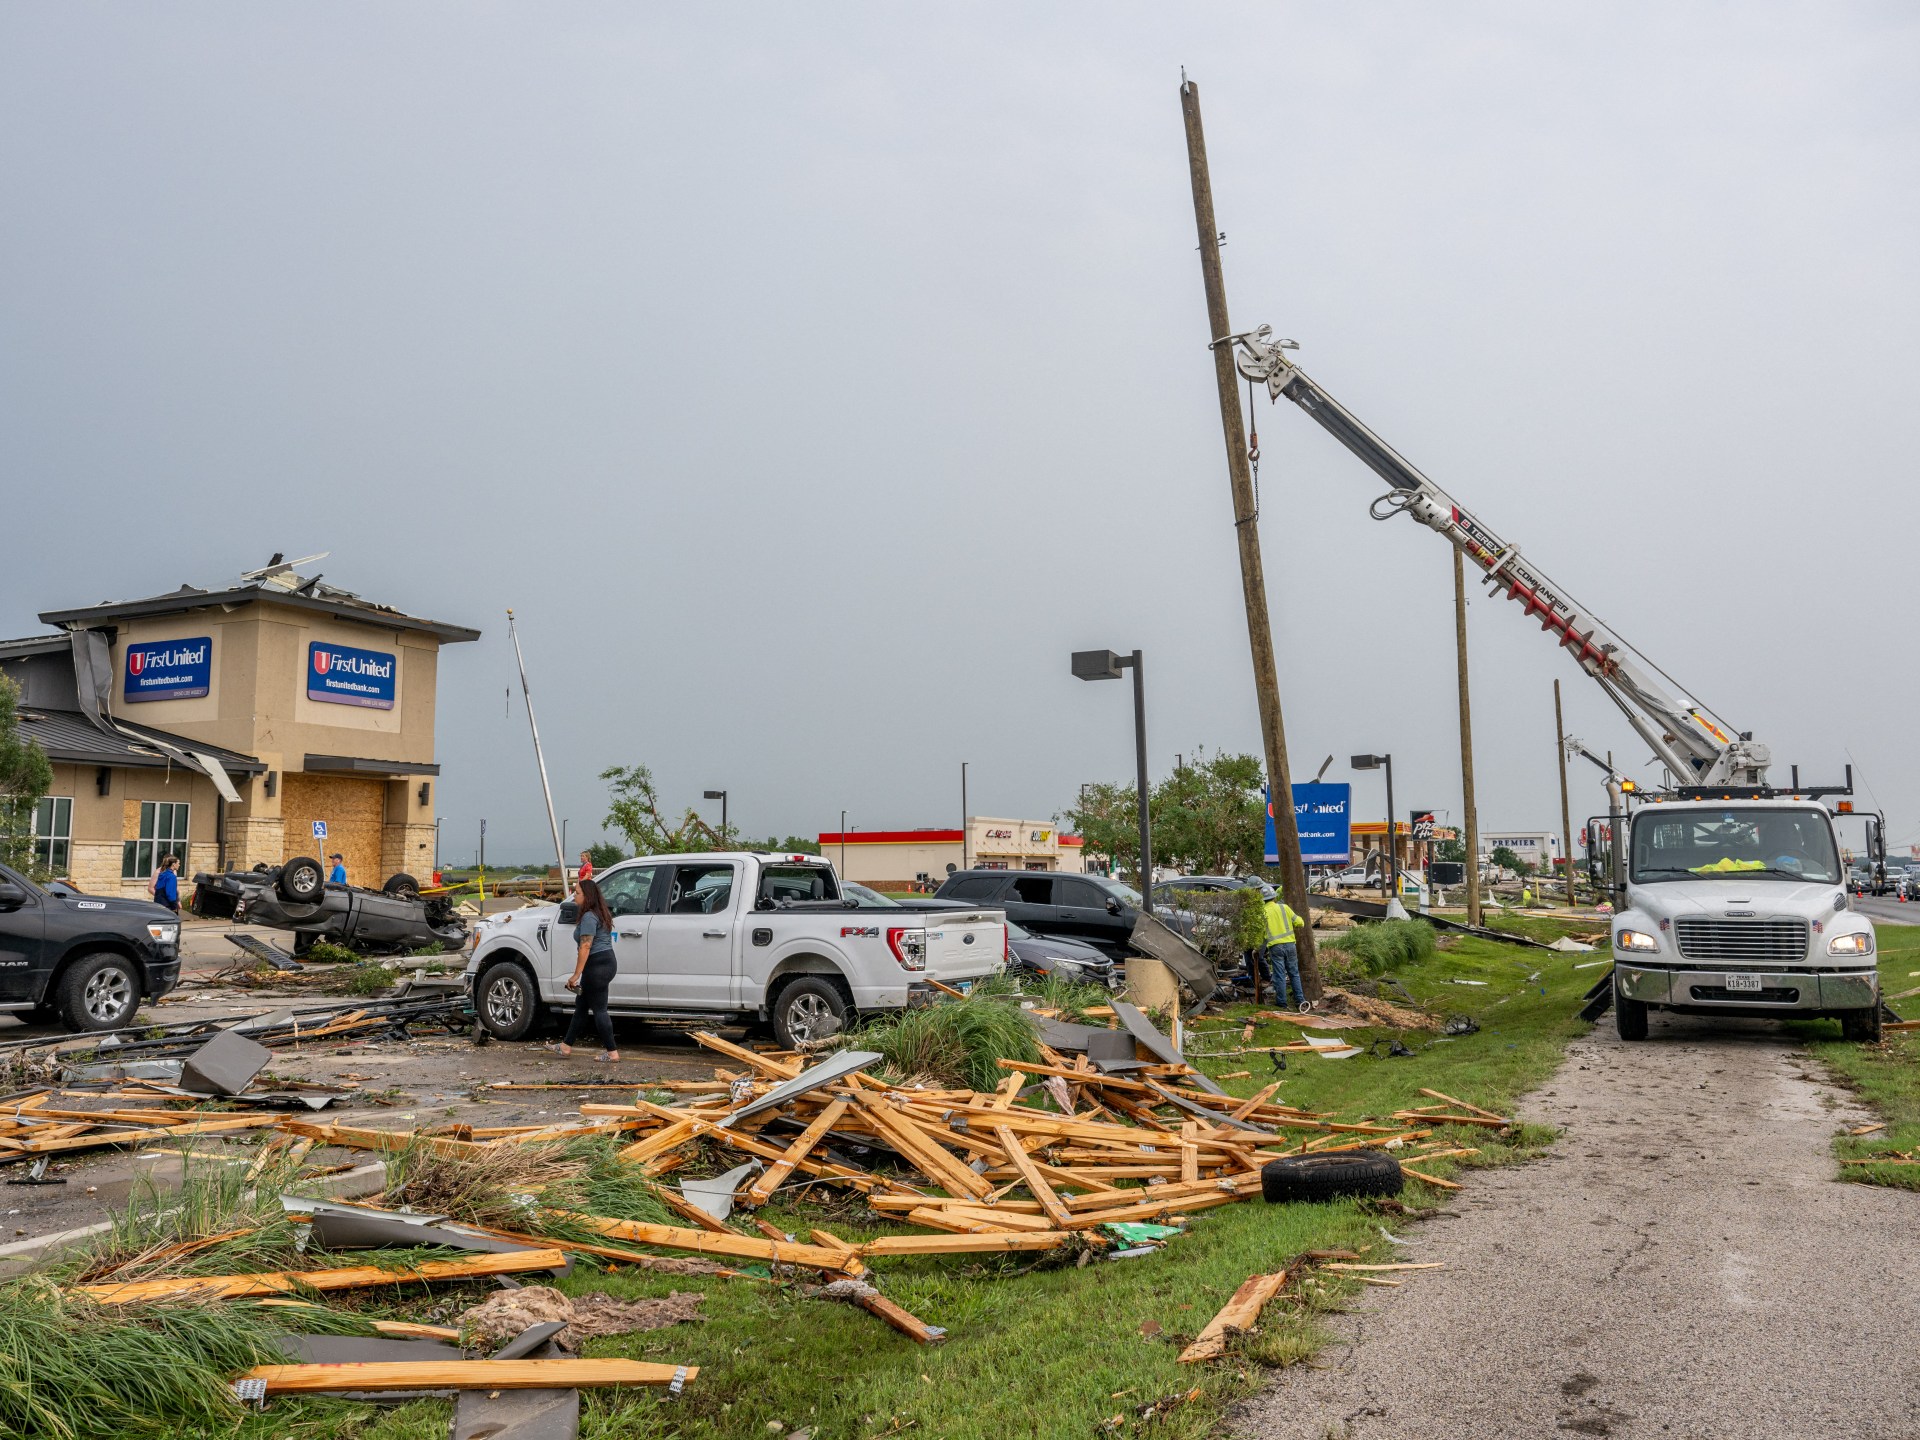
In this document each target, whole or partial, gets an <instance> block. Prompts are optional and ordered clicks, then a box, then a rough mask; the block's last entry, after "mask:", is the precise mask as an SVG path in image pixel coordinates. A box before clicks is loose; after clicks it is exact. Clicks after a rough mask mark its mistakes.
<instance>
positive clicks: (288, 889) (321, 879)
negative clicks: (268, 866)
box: [274, 855, 327, 905]
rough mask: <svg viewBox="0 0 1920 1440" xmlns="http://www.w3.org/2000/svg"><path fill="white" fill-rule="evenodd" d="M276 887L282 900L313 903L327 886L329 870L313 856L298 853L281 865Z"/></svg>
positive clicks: (275, 882)
mask: <svg viewBox="0 0 1920 1440" xmlns="http://www.w3.org/2000/svg"><path fill="white" fill-rule="evenodd" d="M274 888H275V889H276V890H278V891H279V892H280V898H281V899H282V900H287V901H291V902H292V903H294V904H296V905H311V904H313V903H314V902H316V901H317V900H319V898H320V896H321V893H322V892H323V891H324V890H325V889H326V888H327V872H326V871H324V870H322V869H321V868H320V862H319V861H318V860H315V859H314V858H313V857H311V856H309V855H296V856H295V857H294V858H293V859H291V860H289V861H288V862H287V863H286V864H284V865H282V866H281V867H280V874H279V876H278V878H276V879H275V881H274Z"/></svg>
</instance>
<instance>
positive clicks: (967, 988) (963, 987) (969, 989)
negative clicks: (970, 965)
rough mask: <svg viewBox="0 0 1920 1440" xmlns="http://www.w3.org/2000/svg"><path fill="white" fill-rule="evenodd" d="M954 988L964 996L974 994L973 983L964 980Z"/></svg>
mask: <svg viewBox="0 0 1920 1440" xmlns="http://www.w3.org/2000/svg"><path fill="white" fill-rule="evenodd" d="M953 988H954V989H956V990H958V991H959V992H960V993H961V994H962V995H971V994H972V993H973V981H971V980H962V981H961V982H960V983H959V984H958V985H956V986H954V987H953Z"/></svg>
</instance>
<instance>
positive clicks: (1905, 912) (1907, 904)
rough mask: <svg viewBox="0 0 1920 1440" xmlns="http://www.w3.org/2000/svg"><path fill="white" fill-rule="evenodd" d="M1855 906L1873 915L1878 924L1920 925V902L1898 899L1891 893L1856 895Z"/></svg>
mask: <svg viewBox="0 0 1920 1440" xmlns="http://www.w3.org/2000/svg"><path fill="white" fill-rule="evenodd" d="M1853 908H1854V909H1856V910H1858V911H1859V912H1860V913H1861V914H1862V915H1869V916H1871V917H1873V923H1874V924H1876V925H1920V902H1915V901H1911V900H1896V899H1894V898H1893V897H1892V896H1891V895H1856V896H1854V897H1853Z"/></svg>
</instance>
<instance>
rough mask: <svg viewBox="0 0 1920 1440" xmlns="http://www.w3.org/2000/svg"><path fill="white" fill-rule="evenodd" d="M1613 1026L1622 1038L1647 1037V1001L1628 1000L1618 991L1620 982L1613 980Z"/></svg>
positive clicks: (1637, 1038)
mask: <svg viewBox="0 0 1920 1440" xmlns="http://www.w3.org/2000/svg"><path fill="white" fill-rule="evenodd" d="M1613 1028H1614V1029H1615V1030H1617V1031H1619V1033H1620V1038H1621V1039H1622V1040H1644V1039H1646V1038H1647V1002H1646V1001H1644V1000H1629V999H1627V997H1626V996H1624V995H1622V994H1621V993H1620V982H1619V981H1618V980H1616V981H1614V982H1613Z"/></svg>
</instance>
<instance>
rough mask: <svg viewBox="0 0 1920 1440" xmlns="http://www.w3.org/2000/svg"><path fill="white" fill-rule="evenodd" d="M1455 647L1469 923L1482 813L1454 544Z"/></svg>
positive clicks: (1477, 914) (1474, 914) (1461, 583)
mask: <svg viewBox="0 0 1920 1440" xmlns="http://www.w3.org/2000/svg"><path fill="white" fill-rule="evenodd" d="M1453 649H1454V655H1455V658H1456V662H1457V664H1458V665H1459V667H1460V793H1461V806H1462V808H1464V809H1465V811H1466V814H1467V923H1468V924H1469V925H1482V924H1485V923H1486V922H1485V920H1484V919H1483V918H1482V912H1481V909H1480V812H1479V810H1477V809H1476V808H1475V807H1474V802H1473V707H1472V705H1471V703H1470V702H1469V701H1468V699H1467V571H1466V566H1465V565H1464V564H1462V563H1461V559H1460V547H1459V546H1458V545H1456V546H1454V547H1453Z"/></svg>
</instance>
